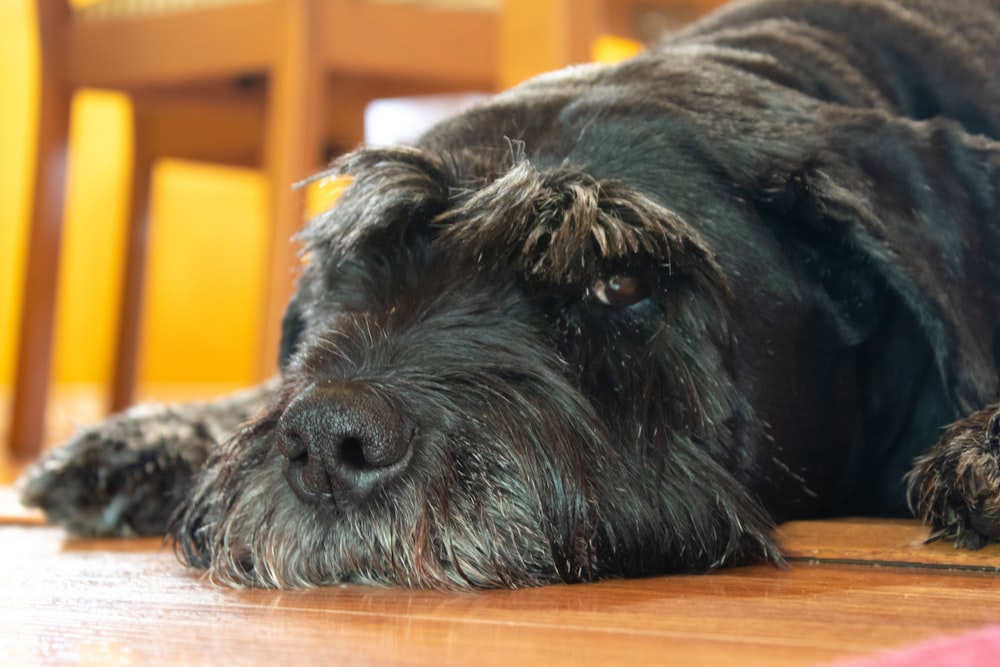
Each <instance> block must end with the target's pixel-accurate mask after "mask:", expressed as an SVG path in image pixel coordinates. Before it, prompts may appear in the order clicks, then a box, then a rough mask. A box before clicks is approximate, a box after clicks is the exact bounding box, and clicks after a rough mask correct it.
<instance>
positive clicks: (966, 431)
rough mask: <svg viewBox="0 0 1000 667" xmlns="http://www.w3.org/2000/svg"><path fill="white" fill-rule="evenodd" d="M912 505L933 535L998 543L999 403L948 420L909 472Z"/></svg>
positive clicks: (973, 545)
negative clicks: (942, 433)
mask: <svg viewBox="0 0 1000 667" xmlns="http://www.w3.org/2000/svg"><path fill="white" fill-rule="evenodd" d="M909 487H910V504H911V506H912V508H913V509H914V512H915V513H916V514H917V516H919V517H920V518H921V519H923V520H924V522H925V523H928V524H930V526H931V528H932V532H931V539H932V540H933V539H949V540H952V541H954V543H955V546H958V547H964V548H967V549H979V548H981V547H983V546H984V545H986V544H987V543H988V542H1000V405H993V406H991V407H989V408H987V409H985V410H981V411H979V412H976V413H974V414H972V415H970V416H969V417H967V418H965V419H963V420H961V421H958V422H956V423H954V424H952V425H951V426H950V427H949V428H948V429H947V431H945V434H944V436H943V437H942V438H941V440H940V441H938V443H937V444H936V445H935V446H934V447H933V448H932V449H931V450H930V451H929V452H928V453H927V454H926V455H924V456H923V457H921V458H919V459H917V461H916V464H915V466H914V468H913V470H912V471H911V472H910V474H909Z"/></svg>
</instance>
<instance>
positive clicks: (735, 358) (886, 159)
mask: <svg viewBox="0 0 1000 667" xmlns="http://www.w3.org/2000/svg"><path fill="white" fill-rule="evenodd" d="M997 35H1000V2H997V1H996V0H990V1H988V2H984V1H981V0H975V1H973V0H952V1H951V2H948V3H941V2H937V1H936V0H906V1H903V0H899V1H894V0H814V1H812V2H801V1H800V0H764V1H757V2H746V3H739V4H736V5H734V6H733V7H732V8H731V9H729V10H727V11H723V12H721V13H718V14H715V15H713V16H711V17H709V18H707V19H705V20H703V21H702V22H699V23H697V24H695V25H694V26H693V27H691V28H689V29H688V30H686V31H684V32H682V33H679V34H677V35H675V36H672V37H670V38H668V39H667V40H666V41H664V42H663V44H662V45H660V46H659V47H657V48H655V49H653V50H651V51H650V52H649V53H647V54H644V55H642V56H639V57H638V58H635V59H633V60H631V61H628V62H625V63H623V64H620V65H616V66H600V65H593V66H582V67H578V68H573V69H569V70H566V71H563V72H557V73H553V74H550V75H545V76H542V77H539V78H537V79H534V80H532V81H530V82H527V83H525V84H523V85H522V86H519V87H517V88H514V89H512V90H510V91H508V92H506V93H503V94H501V95H498V96H497V97H496V98H495V99H494V100H492V101H490V102H488V103H486V104H484V105H482V106H480V107H478V108H476V109H473V110H471V111H469V112H467V113H465V114H462V115H461V116H458V117H456V118H455V119H453V120H450V121H448V122H445V123H443V124H442V125H440V126H438V127H436V128H434V129H433V130H431V131H430V132H429V133H428V134H427V135H425V136H424V137H423V138H422V139H421V140H420V142H418V144H417V145H416V146H414V147H409V148H396V149H362V150H359V151H357V152H355V153H353V154H351V155H348V156H346V157H345V158H343V159H342V160H340V161H339V162H338V163H337V165H336V166H335V167H334V169H333V170H332V171H331V172H330V174H328V175H331V174H347V175H349V176H351V177H352V178H353V182H352V184H351V186H350V187H349V188H348V189H347V190H346V192H345V193H344V194H343V196H342V197H341V199H340V200H339V202H338V203H337V205H336V206H335V207H333V208H332V209H331V210H330V211H329V212H327V213H325V214H323V215H321V216H319V217H318V218H317V219H316V220H314V221H312V222H311V223H310V224H309V225H308V226H307V228H306V229H305V230H304V231H303V233H302V236H301V238H302V241H303V242H304V243H305V246H306V249H307V254H308V257H309V258H310V259H309V262H308V264H307V266H306V267H305V268H304V270H303V274H302V276H301V279H300V282H299V288H298V291H297V294H296V296H295V298H294V300H293V302H292V304H291V305H290V307H289V310H288V314H287V316H286V322H285V331H286V338H285V341H284V342H283V347H282V349H283V354H282V381H281V385H280V387H279V388H278V389H276V390H274V391H273V392H270V391H269V392H268V393H269V394H270V396H269V403H268V407H267V408H265V409H264V410H263V411H262V412H261V413H260V414H259V416H258V417H257V418H255V419H254V420H253V421H251V422H250V423H249V424H248V425H246V426H245V427H243V429H242V430H240V431H238V432H237V433H236V434H235V435H234V436H233V437H232V438H230V439H228V440H226V441H225V442H222V443H221V444H219V445H218V447H217V448H215V449H214V450H213V452H212V454H211V456H210V457H209V460H208V463H207V464H206V466H205V468H204V470H203V471H202V472H201V473H200V474H198V475H197V476H196V477H195V478H194V480H193V482H192V484H193V486H192V488H191V490H190V492H189V493H188V494H187V496H188V497H187V498H186V500H185V501H184V502H183V504H182V506H181V509H180V511H179V513H178V514H177V516H176V519H175V521H174V523H173V526H172V529H171V530H172V532H173V534H174V536H175V537H176V540H177V544H178V548H179V552H180V553H181V555H182V557H183V558H184V559H185V560H186V561H187V562H189V563H191V564H193V565H195V566H198V567H203V568H208V569H209V570H210V572H211V573H212V575H213V577H215V579H217V580H219V581H223V582H226V583H230V584H235V585H265V586H303V585H318V584H328V583H333V582H338V581H362V582H377V583H393V584H403V585H410V586H437V587H455V586H470V585H471V586H523V585H536V584H542V583H548V582H555V581H567V582H572V581H584V580H591V579H596V578H601V577H608V576H639V575H648V574H653V573H659V572H695V571H706V570H710V569H712V568H715V567H718V566H720V565H723V564H730V563H737V562H745V561H748V560H757V559H766V560H772V561H778V560H780V555H779V552H778V549H777V547H776V545H775V543H774V540H773V536H772V534H771V528H772V527H773V523H774V521H778V520H784V519H788V518H794V517H805V516H823V515H830V514H836V513H868V514H874V513H882V514H885V513H900V512H903V511H905V508H906V501H907V499H906V493H905V489H904V486H903V478H904V474H905V473H906V471H907V470H909V468H910V467H911V464H912V461H913V459H914V457H915V456H916V455H917V454H919V453H921V452H924V451H926V450H927V449H928V448H929V447H931V445H933V444H934V442H935V441H936V440H937V438H938V436H939V434H940V431H941V429H942V427H944V426H946V425H948V424H950V423H952V422H955V421H956V420H959V419H960V418H962V417H964V416H965V415H967V414H969V413H970V412H972V411H974V410H978V409H981V408H985V406H987V405H988V404H989V403H990V401H992V400H996V399H997V388H998V373H1000V361H998V359H1000V143H998V141H1000V77H998V75H997V74H996V63H998V62H1000V47H998V40H997V37H996V36H997ZM317 406H325V407H324V408H323V410H324V411H320V410H319V408H318V407H317ZM996 412H997V410H996V408H995V407H994V408H990V409H988V410H986V411H985V412H983V413H981V414H980V415H978V416H976V417H975V419H973V420H971V421H969V422H961V423H960V424H959V425H958V426H955V427H953V431H954V433H953V435H952V436H951V439H950V440H948V442H943V443H939V444H938V445H937V446H936V447H935V448H934V449H932V451H931V453H930V454H928V455H927V457H926V458H925V459H924V460H923V463H922V464H921V467H919V468H918V469H917V471H916V472H914V477H913V479H912V480H911V484H912V485H913V488H914V491H913V497H914V498H915V499H916V504H917V510H918V511H919V512H921V513H923V514H924V515H925V517H926V518H927V519H928V520H929V521H931V522H933V523H934V524H935V526H937V527H938V529H939V530H938V534H939V535H942V536H947V537H949V538H954V539H956V541H958V542H960V543H963V544H965V545H966V546H977V545H981V544H982V543H983V542H985V541H987V540H990V539H995V538H1000V473H998V472H997V469H996V463H997V459H998V457H1000V454H998V452H995V451H994V449H997V450H1000V444H998V440H1000V438H998V437H997V436H996V434H995V431H997V430H998V429H1000V427H997V426H996V424H995V423H994V422H995V420H996V419H998V418H996V417H992V415H993V414H994V413H996ZM361 413H363V414H364V415H365V419H366V421H365V423H364V424H363V425H362V426H360V427H358V428H360V429H361V431H363V435H364V437H361V438H360V440H361V441H362V442H361V444H359V438H355V437H353V436H352V437H350V438H346V439H342V440H341V439H337V440H335V441H333V442H332V443H331V444H330V445H329V446H328V447H324V448H322V449H321V450H320V451H310V452H309V456H308V457H307V456H306V455H305V453H304V452H303V447H302V446H301V443H298V442H297V441H296V439H297V438H298V437H299V432H300V431H301V429H302V428H303V426H302V424H304V423H307V424H310V426H309V428H314V427H315V426H314V425H315V424H316V423H322V424H331V425H333V426H335V427H336V428H340V425H342V424H343V423H344V422H345V421H350V422H351V423H352V425H354V422H355V420H356V417H357V414H361ZM303 414H307V415H308V418H309V420H312V421H304V419H305V418H304V417H303V416H302V415H303ZM955 429H957V430H955ZM373 433H374V434H376V436H377V437H373V436H372V435H371V434H373ZM382 433H390V434H393V437H392V438H390V440H391V441H392V442H393V443H397V444H395V445H393V447H390V446H388V445H386V444H384V442H382V441H380V440H379V438H380V437H381V436H378V434H382ZM950 433H951V432H950ZM956 438H957V440H956ZM371 441H374V442H375V444H372V442H371ZM959 441H960V442H959ZM955 442H959V444H954V443H955ZM398 443H405V446H403V445H400V444H398ZM970 448H971V450H974V452H975V456H972V457H971V458H970V455H969V452H970ZM390 450H391V451H390ZM973 459H974V460H975V461H976V462H977V465H978V464H980V463H981V464H982V466H984V467H983V468H982V470H983V471H984V472H983V475H982V476H976V477H970V476H969V475H968V474H967V467H968V466H967V465H965V464H962V465H959V464H958V463H956V461H959V460H960V461H968V460H973ZM317 460H320V461H321V462H322V465H323V466H325V469H326V470H328V471H332V470H334V469H336V471H335V472H330V473H329V474H321V473H319V472H317V470H318V466H317V464H316V461H317ZM991 466H992V467H991ZM977 469H978V468H977ZM185 479H186V478H185ZM970 479H975V480H977V484H976V485H973V484H972V483H971V482H969V480H970ZM956 480H958V481H956ZM982 480H986V481H982ZM978 482H981V483H978ZM47 484H51V483H50V482H45V484H42V483H40V482H39V483H36V485H37V486H39V487H42V486H45V485H47ZM991 484H992V486H991ZM973 487H975V488H974V492H973V491H972V490H971V489H973ZM958 488H961V489H964V491H962V492H960V493H957V495H956V494H955V493H952V492H951V491H952V490H953V489H958ZM35 495H36V496H38V497H39V498H41V497H42V496H43V495H44V494H43V492H37V493H36V494H35ZM966 501H968V502H966ZM37 502H38V504H44V501H37ZM991 531H994V532H995V533H996V534H995V535H994V533H993V532H991Z"/></svg>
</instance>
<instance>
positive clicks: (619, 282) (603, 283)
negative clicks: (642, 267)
mask: <svg viewBox="0 0 1000 667" xmlns="http://www.w3.org/2000/svg"><path fill="white" fill-rule="evenodd" d="M591 290H592V291H593V293H594V296H595V297H597V300H598V301H600V302H601V303H603V304H605V305H608V306H613V307H615V308H624V307H626V306H631V305H632V304H634V303H638V302H639V301H642V300H643V299H645V298H646V297H647V296H648V294H647V292H646V289H645V285H643V282H642V281H641V280H639V279H638V278H636V277H635V276H630V275H620V276H611V277H610V278H608V279H607V280H598V281H597V282H595V283H594V286H593V287H592V288H591Z"/></svg>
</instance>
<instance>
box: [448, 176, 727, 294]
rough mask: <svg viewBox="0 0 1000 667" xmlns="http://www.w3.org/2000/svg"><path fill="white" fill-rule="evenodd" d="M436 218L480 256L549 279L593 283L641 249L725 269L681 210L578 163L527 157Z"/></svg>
mask: <svg viewBox="0 0 1000 667" xmlns="http://www.w3.org/2000/svg"><path fill="white" fill-rule="evenodd" d="M435 224H436V225H440V230H439V232H438V233H439V236H440V238H441V239H442V241H443V242H448V241H452V242H456V243H461V244H462V245H463V246H464V247H465V249H466V250H465V251H466V253H470V252H471V253H474V255H475V256H476V257H477V258H478V259H479V261H480V262H483V263H486V262H496V263H501V264H506V265H509V266H514V267H515V268H516V269H517V270H519V271H520V272H521V273H522V274H523V275H525V276H526V277H527V278H528V279H532V280H540V281H543V282H547V283H550V284H587V283H589V282H590V281H591V280H593V279H594V278H595V277H596V276H597V275H598V274H599V273H600V272H601V271H602V270H603V269H604V267H607V266H608V265H610V264H614V263H616V262H627V261H628V260H629V259H631V258H634V257H636V256H639V255H642V256H646V257H655V258H657V262H658V263H660V264H664V263H667V264H669V265H670V266H671V267H672V268H679V267H681V266H683V265H698V266H699V267H700V268H699V271H701V272H703V271H706V270H708V271H710V272H713V273H717V274H718V277H719V278H721V276H722V273H721V269H720V268H719V267H718V265H717V264H716V262H715V259H714V256H713V254H712V252H711V251H710V250H709V248H708V246H707V245H705V243H704V242H703V241H702V240H701V238H700V236H699V235H698V234H697V232H695V231H694V229H693V228H692V227H691V226H690V225H688V224H687V223H686V222H685V221H684V220H682V219H681V217H680V216H678V215H677V214H676V213H674V212H672V211H670V210H669V209H667V208H665V207H663V206H661V205H659V204H657V203H656V202H654V201H653V200H652V199H650V198H649V197H647V196H645V195H643V194H642V193H641V192H639V191H638V190H635V189H633V188H630V187H627V186H625V185H622V184H619V183H617V182H613V181H601V180H598V179H596V178H594V177H593V176H591V175H590V174H588V173H587V172H586V171H584V170H583V169H580V168H577V167H567V166H563V167H555V168H552V169H546V170H539V169H536V168H535V167H533V166H532V165H531V164H530V163H529V162H528V161H526V160H525V161H522V162H520V163H518V164H516V165H514V166H513V167H512V168H511V169H510V171H508V172H507V173H506V174H505V175H504V176H502V177H500V178H498V179H496V180H495V181H493V182H492V183H490V184H489V185H487V186H485V187H483V188H481V189H480V190H478V191H476V192H475V193H472V194H471V195H470V196H469V197H468V198H467V199H466V200H465V201H464V202H462V203H461V204H460V205H459V206H458V207H456V208H454V209H452V210H450V211H448V212H446V213H443V214H442V215H440V216H439V217H438V218H437V220H436V221H435ZM678 262H679V264H678Z"/></svg>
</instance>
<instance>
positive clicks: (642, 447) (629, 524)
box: [182, 149, 775, 586]
mask: <svg viewBox="0 0 1000 667" xmlns="http://www.w3.org/2000/svg"><path fill="white" fill-rule="evenodd" d="M462 165H463V162H462V160H461V159H452V160H448V159H443V158H441V157H439V156H434V155H432V154H430V153H427V152H423V151H420V150H417V149H397V150H367V151H361V152H359V153H356V154H354V155H352V156H350V157H348V158H347V159H345V160H343V161H342V162H341V164H340V165H339V167H338V169H339V170H341V171H344V172H346V173H348V174H350V175H351V176H352V177H353V183H352V185H351V186H350V187H349V188H348V189H347V191H346V192H345V193H344V195H343V196H342V197H341V199H340V200H339V201H338V203H337V205H336V206H335V207H334V208H333V209H332V210H331V211H330V212H329V213H327V214H325V215H323V216H321V217H319V218H318V219H317V220H315V221H313V222H312V223H311V224H310V225H309V226H308V227H307V229H306V230H305V232H304V233H303V240H304V243H305V246H306V253H307V255H308V257H309V261H308V264H307V266H306V267H305V269H304V272H303V275H302V277H301V280H300V285H299V290H298V293H297V295H296V297H295V299H294V301H293V303H292V305H291V307H290V309H289V312H288V315H287V317H286V322H285V325H286V326H285V332H286V340H285V341H284V343H283V360H282V365H283V385H282V388H281V390H280V392H279V396H278V397H277V399H276V400H275V402H274V405H273V406H272V408H271V410H270V411H269V412H268V413H267V414H266V415H264V416H263V417H262V418H261V419H260V420H258V421H257V422H256V423H255V424H253V425H251V426H250V427H248V429H247V430H246V431H245V432H244V433H242V434H241V435H240V436H239V437H238V438H236V439H235V440H234V441H233V442H232V443H230V444H229V445H226V446H225V447H224V448H223V452H222V453H221V454H220V455H219V456H217V457H216V462H217V466H218V470H216V471H215V472H216V474H217V476H218V477H220V478H225V481H224V482H222V483H220V482H219V480H218V479H216V480H214V483H213V485H212V486H211V490H210V491H205V492H211V493H225V494H226V497H225V498H224V499H220V498H212V499H211V503H210V505H211V506H213V507H222V508H224V509H223V510H221V512H222V514H221V515H215V516H212V515H209V516H199V517H198V518H197V519H195V521H196V523H197V525H193V526H189V527H188V528H189V530H188V531H187V533H186V534H187V535H189V536H191V539H188V540H186V541H184V540H183V538H182V545H183V546H184V548H185V549H186V550H187V551H188V557H189V558H190V559H191V560H193V561H194V562H195V563H198V564H202V565H209V563H208V562H207V557H208V555H209V553H212V554H213V555H212V557H211V559H212V560H211V567H212V569H213V571H214V572H215V574H216V575H217V576H219V577H221V578H223V579H226V580H229V581H234V582H238V583H255V584H268V585H279V586H290V585H303V584H319V583H329V582H334V581H340V580H343V579H349V580H360V581H375V582H391V583H402V584H408V585H421V586H462V585H475V586H521V585H532V584H539V583H546V582H553V581H560V580H561V581H579V580H587V579H592V578H596V577H599V576H609V575H622V574H632V575H635V574H643V573H650V572H656V571H662V570H663V569H671V570H674V571H700V570H706V569H709V568H712V567H715V566H718V565H720V564H721V563H723V562H731V561H738V560H744V559H747V558H754V559H757V558H761V557H772V558H773V557H775V550H774V547H773V546H772V543H771V541H770V537H769V523H768V521H767V520H766V519H765V518H764V514H763V512H762V511H760V509H759V507H758V506H757V504H756V502H755V501H754V500H753V499H752V498H751V497H749V495H748V494H747V493H746V492H745V491H744V490H743V489H742V487H741V485H740V484H739V483H738V482H737V481H736V480H735V479H734V477H733V475H732V473H731V472H729V470H730V469H732V468H733V467H734V465H733V462H732V461H729V460H728V458H730V457H731V456H732V454H730V453H728V452H727V451H726V450H723V449H722V448H721V447H720V446H719V445H718V443H722V442H727V441H728V440H729V439H730V438H731V437H732V436H733V433H734V432H735V431H737V430H739V429H740V425H741V422H742V421H743V420H745V419H746V414H745V410H746V406H745V405H743V404H742V403H741V401H740V399H739V397H738V394H737V392H735V391H734V390H733V389H732V387H728V386H726V385H727V383H728V382H730V379H729V378H730V373H729V372H728V369H727V364H728V363H729V361H730V360H729V358H728V355H729V354H730V348H731V341H730V338H729V336H730V332H729V331H728V330H727V328H726V323H727V314H726V310H727V308H728V305H727V302H728V299H729V295H728V290H727V285H726V281H725V278H724V277H723V275H722V272H721V271H720V269H719V267H718V266H717V265H716V264H715V261H714V260H713V258H712V254H711V252H709V250H708V249H707V248H706V247H705V244H704V242H703V241H702V240H701V238H700V237H699V236H698V234H697V233H696V232H695V231H694V230H693V229H691V228H690V227H689V226H688V225H687V224H686V223H685V222H684V221H683V220H682V219H681V218H680V217H678V216H677V215H676V214H674V213H672V212H670V211H669V210H666V209H664V208H663V207H662V206H660V205H658V204H656V203H655V202H654V201H652V200H651V199H649V198H647V197H645V196H643V195H641V194H640V193H638V192H637V191H634V190H632V189H630V188H628V187H627V186H625V185H623V184H620V183H615V182H610V181H600V180H597V179H595V178H593V177H591V176H590V175H588V174H587V173H585V172H583V171H581V170H579V169H574V168H570V167H555V168H550V169H538V168H535V167H533V166H532V164H531V163H530V162H528V161H527V160H524V159H519V158H518V157H517V156H516V155H515V156H514V158H513V159H512V160H510V161H506V164H504V165H503V166H502V168H500V169H498V172H497V173H495V174H492V175H487V176H485V177H484V176H483V175H482V174H481V173H480V174H476V173H469V172H468V171H463V166H462ZM477 169H478V167H477ZM480 171H481V169H480ZM210 467H211V466H210ZM220 500H221V502H220ZM195 503H196V504H197V500H196V501H195ZM216 511H218V510H216ZM206 540H209V541H211V543H207V542H206Z"/></svg>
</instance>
